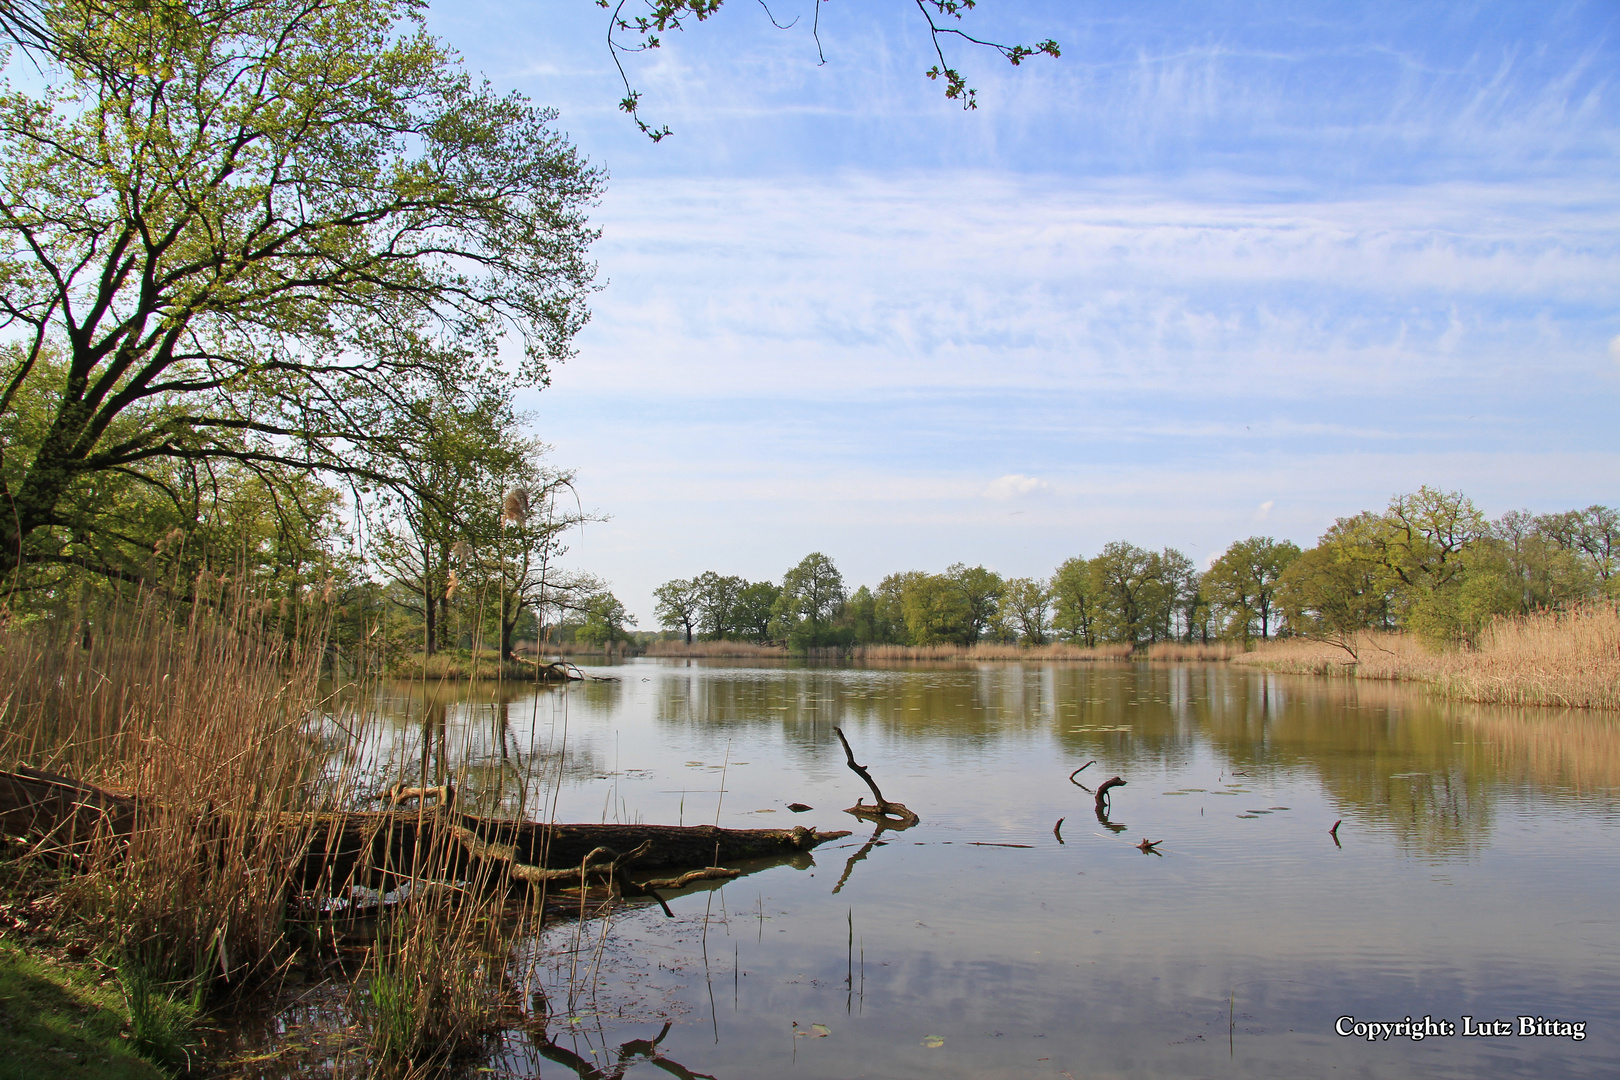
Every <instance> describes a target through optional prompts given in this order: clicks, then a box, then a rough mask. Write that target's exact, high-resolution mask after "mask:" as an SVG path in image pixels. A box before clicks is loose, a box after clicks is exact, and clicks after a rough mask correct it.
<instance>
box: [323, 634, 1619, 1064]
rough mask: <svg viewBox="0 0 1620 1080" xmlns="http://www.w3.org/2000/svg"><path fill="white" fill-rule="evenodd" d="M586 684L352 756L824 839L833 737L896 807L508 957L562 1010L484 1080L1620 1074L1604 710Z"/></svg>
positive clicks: (1614, 875)
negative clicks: (1435, 1028)
mask: <svg viewBox="0 0 1620 1080" xmlns="http://www.w3.org/2000/svg"><path fill="white" fill-rule="evenodd" d="M612 673H613V674H615V675H618V676H620V677H621V678H622V682H619V683H601V684H573V685H570V686H568V687H542V688H535V687H518V688H508V689H505V690H501V691H495V690H492V689H491V688H487V687H486V688H482V689H469V688H466V687H462V688H460V689H455V688H451V689H449V690H445V691H443V692H440V691H436V690H435V691H432V692H424V690H423V688H422V687H421V686H420V685H418V686H416V687H405V688H394V689H391V690H390V691H388V694H389V695H392V696H390V697H387V699H386V704H387V707H388V708H390V709H392V710H394V714H393V715H394V719H393V721H391V724H390V727H389V729H388V731H387V733H386V734H385V736H384V737H382V738H380V739H379V740H378V741H377V743H376V745H375V746H373V747H372V748H371V749H370V750H368V751H367V753H369V754H370V755H371V758H370V759H369V760H372V761H374V762H376V763H379V764H382V765H385V766H386V768H388V769H391V770H394V774H395V775H401V776H404V777H405V778H407V779H415V778H416V777H417V776H421V777H425V778H429V779H431V778H435V777H438V776H441V775H447V776H451V777H454V778H456V779H457V780H458V782H460V783H462V784H463V785H464V791H465V792H466V794H467V797H468V798H470V799H472V800H475V801H476V804H477V805H478V806H480V807H482V808H486V809H484V811H483V812H510V813H525V814H529V815H531V816H536V815H546V816H549V815H551V814H553V813H554V814H555V815H556V816H557V817H558V818H560V819H563V820H572V821H593V820H632V819H639V820H643V821H647V822H671V823H674V822H682V823H686V824H692V823H702V824H721V825H727V826H732V827H782V826H787V825H790V824H798V823H801V822H802V823H804V824H807V825H814V826H817V827H819V828H823V829H828V828H838V827H846V826H851V825H852V823H851V822H850V821H849V820H848V819H847V818H845V817H843V815H842V812H841V811H840V810H839V809H837V808H841V807H846V806H850V805H851V804H852V803H854V802H855V799H856V798H857V796H859V795H861V794H862V793H863V790H864V789H863V786H862V784H861V781H860V780H859V779H858V778H856V777H855V776H853V775H852V774H851V773H850V771H849V770H848V769H847V767H846V765H845V759H844V754H843V751H842V749H841V748H840V747H839V744H838V741H837V739H836V737H835V735H834V733H833V729H834V727H835V726H837V727H841V728H842V729H843V730H844V731H845V732H846V733H847V734H848V736H849V738H850V741H851V743H852V744H853V746H854V747H855V749H856V751H857V753H858V755H859V760H860V761H861V762H863V763H864V764H865V766H866V767H867V768H868V769H869V770H870V771H871V773H872V775H873V776H874V778H875V779H876V781H877V782H878V783H879V784H880V785H881V787H882V790H883V792H884V794H885V795H886V796H888V797H889V798H892V799H896V800H898V801H902V802H905V803H906V804H907V805H909V806H911V807H912V808H913V809H914V810H916V811H917V812H918V813H920V814H921V815H922V818H923V821H922V823H921V824H920V825H919V826H917V827H916V828H914V829H911V830H907V831H904V832H898V831H895V830H890V829H884V828H881V827H879V828H872V827H870V826H865V825H861V826H854V827H855V828H857V829H859V835H857V836H855V837H851V838H849V839H848V840H847V841H846V842H844V843H843V844H841V845H836V846H835V845H829V846H828V847H826V848H824V849H822V850H821V851H820V852H819V854H821V855H822V856H823V857H822V858H821V860H820V862H821V866H820V867H817V866H816V865H814V864H812V863H811V862H809V861H808V860H806V861H805V862H804V863H803V864H802V865H799V866H797V867H790V866H781V867H776V868H772V869H767V870H763V871H761V872H760V873H758V874H755V875H752V876H750V877H749V878H745V879H740V880H738V881H736V882H733V883H731V884H730V885H722V884H716V885H714V886H713V887H712V888H704V889H702V890H694V891H693V893H692V894H690V895H686V896H683V897H677V898H674V899H672V900H671V907H672V909H673V910H674V911H675V913H676V916H677V918H675V919H673V920H666V919H663V918H662V917H661V916H659V917H657V918H653V917H652V916H654V915H657V912H656V911H653V912H651V913H649V914H648V915H647V916H645V917H644V916H643V915H642V914H641V913H638V912H636V911H629V910H622V911H621V912H620V914H619V915H617V916H616V917H615V921H614V923H613V926H612V928H611V932H609V931H608V929H607V927H606V924H602V926H601V927H600V928H599V929H600V933H599V934H598V935H597V936H595V937H594V938H593V937H592V935H591V934H590V933H588V932H587V929H586V928H582V927H580V926H574V927H571V928H563V929H562V930H560V931H558V933H559V934H560V935H562V936H563V937H568V939H569V940H570V941H573V944H572V945H570V946H569V947H568V950H564V949H563V948H562V947H561V946H560V945H558V944H557V941H560V940H561V938H557V939H555V940H548V942H535V943H532V945H533V948H534V949H535V950H536V955H537V956H540V957H541V958H542V959H543V958H544V957H545V956H551V955H553V954H555V955H556V956H558V957H566V958H567V960H566V962H564V960H563V959H558V960H557V961H556V962H555V964H554V970H550V969H548V970H549V974H548V975H547V976H546V977H547V979H548V980H549V981H548V983H547V988H548V992H551V993H552V997H553V1000H556V1001H567V1002H568V1003H569V1008H568V1013H567V1015H560V1016H553V1017H552V1018H551V1019H550V1021H549V1023H550V1028H549V1029H547V1028H535V1027H534V1026H533V1024H532V1022H531V1023H530V1024H529V1025H528V1026H526V1027H523V1028H522V1029H519V1028H517V1027H514V1030H513V1031H511V1032H508V1033H507V1035H506V1036H505V1038H504V1040H503V1048H502V1050H501V1051H500V1052H499V1054H497V1055H495V1056H493V1057H492V1058H491V1059H490V1065H492V1066H494V1065H499V1066H500V1068H499V1069H498V1070H497V1071H501V1072H506V1073H508V1074H511V1075H523V1076H530V1075H550V1074H552V1073H555V1072H556V1071H557V1070H558V1069H559V1068H563V1069H567V1070H569V1071H571V1072H572V1073H573V1074H575V1075H579V1076H593V1077H615V1078H617V1077H622V1076H634V1075H643V1074H646V1073H649V1072H651V1071H652V1070H653V1069H658V1070H661V1071H663V1072H666V1073H672V1074H673V1075H677V1076H685V1075H691V1076H704V1075H710V1074H712V1075H724V1076H758V1075H769V1074H771V1073H772V1072H776V1071H780V1070H782V1069H793V1070H795V1072H796V1074H798V1075H801V1076H803V1077H828V1078H833V1077H839V1078H842V1077H850V1076H858V1075H873V1076H896V1077H911V1076H930V1077H932V1076H948V1077H964V1078H965V1077H970V1076H971V1077H979V1076H1009V1077H1010V1076H1031V1075H1061V1074H1062V1073H1063V1072H1064V1071H1068V1072H1069V1073H1071V1074H1073V1075H1076V1076H1079V1075H1087V1074H1090V1073H1101V1074H1119V1075H1125V1074H1129V1075H1142V1076H1167V1077H1168V1076H1178V1077H1179V1076H1203V1075H1222V1076H1230V1075H1236V1076H1279V1077H1281V1076H1298V1075H1307V1074H1309V1075H1321V1074H1325V1073H1326V1072H1328V1071H1330V1070H1331V1069H1333V1068H1337V1069H1339V1070H1340V1071H1342V1072H1345V1073H1346V1074H1350V1073H1354V1074H1357V1075H1369V1076H1390V1077H1399V1076H1408V1075H1433V1076H1459V1077H1461V1076H1471V1075H1483V1074H1491V1075H1535V1074H1538V1073H1539V1074H1544V1075H1560V1076H1585V1075H1592V1076H1602V1075H1608V1074H1609V1072H1610V1071H1611V1070H1609V1069H1608V1068H1607V1066H1608V1064H1609V1063H1610V1062H1612V1060H1614V1059H1615V1058H1616V1057H1620V1039H1617V1038H1616V1035H1615V1033H1616V1032H1617V1031H1620V1004H1616V1003H1617V1002H1620V924H1617V923H1616V921H1615V918H1614V916H1613V913H1612V905H1613V885H1614V882H1615V881H1620V855H1617V852H1620V845H1616V844H1615V843H1614V840H1615V839H1616V829H1617V828H1620V799H1617V793H1620V719H1617V718H1616V717H1615V716H1613V715H1602V714H1592V713H1563V712H1558V711H1556V710H1537V711H1530V710H1512V709H1502V708H1481V707H1475V706H1469V705H1460V704H1455V703H1448V702H1444V701H1440V700H1437V699H1435V698H1432V697H1430V696H1428V695H1426V694H1425V693H1423V692H1422V691H1421V690H1416V689H1413V688H1411V687H1405V686H1397V685H1388V684H1377V683H1361V682H1355V681H1350V680H1327V679H1311V678H1294V677H1281V676H1273V675H1267V674H1263V673H1258V672H1253V671H1248V670H1246V669H1242V668H1234V667H1226V666H1219V665H1147V664H1143V665H1128V664H1096V665H1089V664H1087V665H1082V664H1069V665H1061V664H976V665H975V664H962V665H955V666H938V667H926V668H920V667H897V666H871V667H832V666H819V667H818V666H801V667H793V666H787V665H777V666H771V667H735V666H729V665H725V664H719V663H703V662H640V663H633V664H628V665H624V666H618V667H615V668H614V669H612ZM333 745H334V746H338V745H341V740H337V741H335V742H334V744H333ZM1091 761H1094V762H1095V763H1096V764H1095V765H1092V766H1091V767H1089V768H1087V769H1086V770H1085V771H1084V772H1079V773H1076V770H1077V769H1079V768H1080V767H1081V766H1082V765H1085V764H1086V763H1087V762H1091ZM1114 776H1119V777H1121V778H1122V779H1124V780H1125V781H1126V782H1127V783H1126V785H1125V786H1122V787H1118V788H1116V789H1114V790H1113V792H1112V799H1111V800H1110V801H1109V802H1110V805H1103V806H1099V805H1097V803H1096V802H1095V792H1096V789H1097V787H1098V786H1099V785H1100V784H1101V782H1102V781H1104V780H1106V779H1108V778H1110V777H1114ZM803 805H809V806H814V807H817V808H819V809H817V810H815V811H806V813H805V815H804V816H797V815H794V810H793V809H792V808H794V807H796V806H803ZM1060 818H1061V819H1063V824H1062V825H1061V827H1056V826H1054V824H1053V823H1054V822H1055V821H1057V820H1058V819H1060ZM1341 820H1342V822H1343V827H1342V828H1341V829H1339V830H1337V831H1335V832H1330V831H1329V830H1330V829H1331V828H1332V826H1333V825H1334V823H1335V822H1336V821H1341ZM1148 856H1152V857H1148ZM570 935H571V936H570ZM575 938H577V939H578V940H577V941H575V940H574V939H575ZM548 950H550V951H548ZM569 950H571V951H569ZM856 957H861V958H863V961H864V962H863V964H862V970H863V971H864V976H865V984H864V987H863V989H864V991H865V993H864V995H863V997H862V999H861V1000H862V1009H861V1011H860V1012H859V1013H856V1014H851V1013H850V1012H849V1010H848V1009H846V1005H847V1004H848V1001H849V998H848V995H849V994H850V991H851V986H852V983H851V982H850V980H851V978H852V975H851V972H852V971H853V970H854V969H853V967H852V963H853V958H856ZM586 973H588V978H587V974H586ZM728 986H729V988H730V989H731V994H730V995H729V996H730V997H731V999H732V1000H731V1002H730V1004H729V1005H728V1004H727V1002H726V1000H725V998H726V997H727V996H728V995H727V994H725V993H724V992H718V993H717V987H718V988H720V989H721V990H722V991H723V990H724V989H725V988H727V987H728ZM598 994H600V995H601V996H602V1002H601V1003H600V1004H598V1003H597V995H598ZM610 997H612V999H613V1000H612V1001H611V1002H609V1000H608V999H609V998H610ZM717 999H718V1000H717ZM576 1001H578V1002H580V1003H581V1006H580V1007H582V1008H583V1007H585V1005H584V1004H583V1003H586V1002H589V1009H590V1012H589V1014H585V1013H578V1014H576V1013H574V1012H573V1011H572V1010H573V1008H574V1006H575V1002H576ZM1346 1012H1356V1013H1357V1014H1358V1015H1362V1016H1365V1017H1369V1018H1371V1017H1376V1018H1379V1019H1399V1018H1401V1017H1402V1016H1404V1015H1406V1013H1408V1012H1412V1013H1414V1014H1415V1015H1422V1014H1423V1013H1424V1012H1433V1013H1434V1014H1435V1015H1436V1016H1440V1015H1445V1016H1447V1017H1448V1018H1449V1019H1451V1020H1453V1021H1455V1020H1456V1019H1457V1018H1458V1017H1459V1016H1460V1015H1461V1014H1463V1013H1469V1014H1471V1015H1473V1016H1475V1017H1480V1016H1486V1015H1490V1016H1493V1017H1494V1016H1510V1015H1515V1016H1516V1015H1517V1014H1518V1013H1520V1012H1530V1013H1536V1014H1540V1015H1543V1016H1549V1017H1550V1016H1552V1015H1554V1014H1555V1013H1558V1014H1559V1015H1562V1016H1563V1017H1564V1018H1565V1019H1585V1020H1587V1021H1589V1022H1590V1027H1589V1030H1590V1031H1592V1032H1593V1034H1592V1035H1591V1036H1590V1037H1589V1038H1588V1039H1587V1040H1586V1041H1585V1042H1583V1043H1581V1044H1578V1045H1577V1044H1571V1043H1568V1042H1567V1041H1566V1042H1562V1043H1559V1042H1556V1041H1551V1040H1541V1041H1537V1040H1520V1041H1511V1040H1510V1041H1506V1042H1503V1043H1499V1044H1490V1043H1484V1042H1478V1041H1473V1042H1471V1043H1469V1044H1467V1045H1464V1044H1463V1043H1462V1041H1461V1040H1454V1041H1450V1042H1446V1041H1441V1040H1431V1041H1429V1042H1426V1043H1424V1044H1423V1045H1421V1046H1418V1045H1415V1044H1414V1045H1409V1046H1408V1045H1395V1044H1388V1045H1385V1044H1380V1045H1379V1046H1378V1047H1376V1048H1374V1049H1372V1050H1369V1049H1368V1048H1367V1047H1365V1046H1352V1045H1351V1043H1350V1042H1349V1041H1346V1040H1339V1039H1337V1038H1336V1037H1335V1036H1334V1035H1333V1034H1332V1032H1331V1027H1332V1023H1333V1021H1334V1019H1335V1018H1336V1017H1337V1016H1339V1015H1342V1014H1344V1013H1346ZM1577 1014H1578V1015H1577ZM839 1016H842V1017H843V1019H842V1020H841V1021H840V1020H839V1019H838V1017H839ZM575 1018H579V1019H581V1020H582V1021H588V1023H583V1024H582V1023H575V1022H574V1020H575ZM665 1020H671V1021H673V1023H672V1024H671V1025H667V1026H662V1027H660V1025H663V1024H664V1021H665ZM649 1021H651V1026H647V1025H648V1022H649ZM593 1025H594V1027H593V1032H592V1034H590V1035H589V1036H586V1035H585V1034H583V1033H582V1030H581V1029H582V1027H592V1026H593ZM795 1025H796V1026H795ZM814 1025H820V1026H821V1027H823V1028H826V1029H827V1030H828V1033H827V1034H825V1035H821V1034H820V1033H819V1032H818V1034H817V1036H816V1037H806V1038H803V1039H796V1038H795V1033H796V1032H804V1031H816V1030H817V1029H816V1027H815V1026H814ZM1229 1025H1230V1026H1229ZM935 1040H937V1042H936V1041H935ZM1229 1040H1231V1041H1230V1042H1229ZM677 1061H678V1062H680V1063H681V1064H680V1065H676V1064H675V1062H677ZM680 1070H684V1071H680ZM698 1070H702V1071H701V1072H700V1071H698Z"/></svg>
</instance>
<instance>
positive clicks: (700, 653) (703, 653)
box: [647, 641, 788, 660]
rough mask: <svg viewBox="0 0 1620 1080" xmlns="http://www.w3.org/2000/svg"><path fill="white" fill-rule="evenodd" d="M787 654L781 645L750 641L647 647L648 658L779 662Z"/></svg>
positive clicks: (651, 644) (660, 643) (662, 643)
mask: <svg viewBox="0 0 1620 1080" xmlns="http://www.w3.org/2000/svg"><path fill="white" fill-rule="evenodd" d="M787 654H788V652H787V648H786V646H783V645H757V644H755V643H754V642H752V641H694V642H692V643H691V644H687V643H686V642H684V641H654V642H649V643H648V645H647V655H648V656H671V657H692V658H695V659H702V658H710V657H712V658H723V657H731V658H735V659H757V660H779V659H781V658H782V657H784V656H786V655H787Z"/></svg>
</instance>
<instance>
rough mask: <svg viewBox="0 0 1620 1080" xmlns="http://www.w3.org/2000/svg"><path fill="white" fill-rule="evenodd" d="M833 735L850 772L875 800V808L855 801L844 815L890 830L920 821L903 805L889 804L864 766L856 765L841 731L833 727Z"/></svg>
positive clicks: (853, 755)
mask: <svg viewBox="0 0 1620 1080" xmlns="http://www.w3.org/2000/svg"><path fill="white" fill-rule="evenodd" d="M833 734H835V735H837V736H838V741H839V742H841V743H843V744H844V758H845V760H846V761H847V762H848V764H849V767H850V770H851V771H853V772H854V773H855V775H856V776H858V777H860V778H861V779H862V780H865V781H866V786H867V787H869V788H871V789H872V797H873V798H874V799H876V800H877V805H876V806H867V805H866V804H865V803H863V802H862V801H861V800H860V799H856V800H855V805H854V806H852V807H850V808H849V809H848V810H845V811H844V813H846V814H854V815H855V816H856V817H858V818H864V819H865V820H867V821H879V822H882V823H883V824H884V826H885V827H886V828H890V829H909V828H911V827H912V826H913V825H915V824H917V822H919V821H921V820H922V819H921V818H919V817H918V816H917V815H916V814H914V813H912V812H911V811H910V810H908V809H906V806H905V804H904V803H897V802H890V801H889V800H888V799H885V798H884V797H883V792H881V791H879V790H878V786H877V782H876V781H874V780H873V779H872V774H871V773H869V772H867V771H866V766H864V765H858V764H856V762H855V751H853V750H851V749H850V748H849V740H848V739H846V738H844V733H843V731H842V730H841V729H839V728H836V727H835V728H833Z"/></svg>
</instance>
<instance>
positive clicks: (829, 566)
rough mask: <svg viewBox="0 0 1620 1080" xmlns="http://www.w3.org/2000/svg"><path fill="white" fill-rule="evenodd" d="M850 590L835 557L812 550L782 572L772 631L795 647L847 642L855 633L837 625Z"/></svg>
mask: <svg viewBox="0 0 1620 1080" xmlns="http://www.w3.org/2000/svg"><path fill="white" fill-rule="evenodd" d="M847 598H848V594H847V593H846V592H845V591H844V575H843V574H841V573H839V572H838V567H837V566H836V565H834V563H833V561H832V560H831V559H829V558H828V557H827V556H825V555H823V554H822V553H821V552H819V551H812V552H811V553H810V554H808V555H806V556H805V557H804V558H803V559H801V560H800V561H799V564H798V565H797V566H795V567H794V568H793V569H791V570H789V571H788V572H787V573H786V574H784V575H782V591H781V592H780V593H778V594H777V597H776V603H775V605H774V607H773V611H772V616H773V617H772V624H771V629H772V634H773V636H775V637H777V638H778V639H786V640H787V642H788V646H789V648H792V649H795V650H803V649H812V648H824V647H827V646H832V645H845V644H848V639H851V638H852V637H853V635H852V634H849V633H846V632H845V631H844V628H835V627H834V626H833V622H834V620H835V619H836V618H837V617H838V616H839V615H840V614H842V612H843V607H844V602H845V600H846V599H847Z"/></svg>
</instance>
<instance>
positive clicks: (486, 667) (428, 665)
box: [389, 649, 541, 682]
mask: <svg viewBox="0 0 1620 1080" xmlns="http://www.w3.org/2000/svg"><path fill="white" fill-rule="evenodd" d="M539 670H541V666H538V665H537V664H536V662H535V661H531V660H507V661H504V662H503V661H502V660H501V657H500V653H499V652H497V651H496V650H494V649H481V650H479V651H478V652H477V653H473V652H471V651H469V650H454V651H447V652H437V653H434V654H433V655H432V656H429V657H427V658H426V659H425V660H424V658H423V656H422V654H421V653H419V652H418V653H413V654H411V655H410V656H407V657H403V658H401V659H399V660H396V661H395V662H394V663H393V665H392V666H391V667H390V669H389V675H391V676H392V677H394V678H396V679H426V680H428V681H429V682H436V681H439V680H459V679H468V680H471V679H478V680H480V681H484V682H532V681H533V680H535V679H536V678H537V677H539V676H537V675H536V672H537V671H539Z"/></svg>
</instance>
